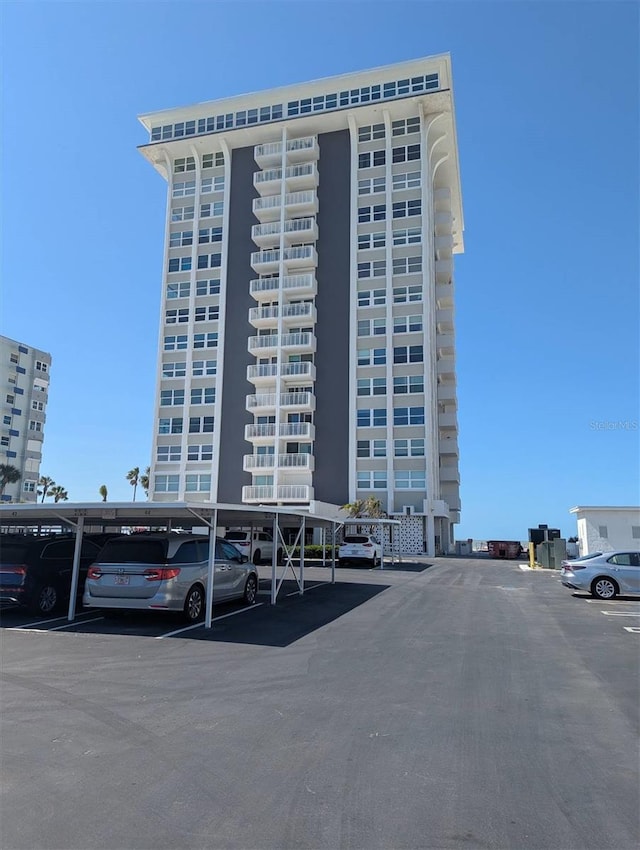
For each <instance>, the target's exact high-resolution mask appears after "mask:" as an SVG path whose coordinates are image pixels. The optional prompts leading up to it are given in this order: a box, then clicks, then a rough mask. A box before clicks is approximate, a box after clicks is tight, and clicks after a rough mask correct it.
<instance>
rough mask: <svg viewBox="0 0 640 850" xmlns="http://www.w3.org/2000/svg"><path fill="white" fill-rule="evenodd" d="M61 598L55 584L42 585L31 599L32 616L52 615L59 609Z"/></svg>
mask: <svg viewBox="0 0 640 850" xmlns="http://www.w3.org/2000/svg"><path fill="white" fill-rule="evenodd" d="M59 602H60V598H59V596H58V590H57V588H56V586H55V585H54V584H41V585H40V586H39V587H38V588H37V589H36V592H35V593H34V594H33V596H32V597H31V602H30V603H29V610H30V611H31V613H32V614H51V613H53V611H55V610H56V608H57V607H58V603H59Z"/></svg>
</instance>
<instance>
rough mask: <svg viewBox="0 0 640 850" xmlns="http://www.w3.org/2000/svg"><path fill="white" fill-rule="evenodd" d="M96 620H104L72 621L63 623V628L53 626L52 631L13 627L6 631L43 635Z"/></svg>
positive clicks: (102, 618)
mask: <svg viewBox="0 0 640 850" xmlns="http://www.w3.org/2000/svg"><path fill="white" fill-rule="evenodd" d="M98 620H104V617H93V618H92V619H91V620H74V621H73V622H72V623H65V625H64V626H54V627H53V628H52V629H34V628H32V627H30V626H15V627H14V628H11V629H7V631H9V632H27V633H29V632H32V633H34V634H39V635H44V634H47V632H59V631H60V629H71V628H73V627H74V626H83V625H84V624H85V623H97V622H98ZM54 622H55V621H54Z"/></svg>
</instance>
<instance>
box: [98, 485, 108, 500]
mask: <svg viewBox="0 0 640 850" xmlns="http://www.w3.org/2000/svg"><path fill="white" fill-rule="evenodd" d="M98 493H100V495H101V496H102V501H103V502H106V501H107V485H106V484H102V485H101V486H100V489H99V490H98Z"/></svg>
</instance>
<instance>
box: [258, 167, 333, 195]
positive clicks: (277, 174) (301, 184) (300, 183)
mask: <svg viewBox="0 0 640 850" xmlns="http://www.w3.org/2000/svg"><path fill="white" fill-rule="evenodd" d="M283 179H284V181H285V186H286V189H287V190H288V191H290V192H294V191H300V190H303V189H314V188H315V187H316V186H317V185H318V169H317V167H316V164H315V162H303V163H300V164H298V165H288V166H287V167H286V168H284V169H282V168H268V169H266V171H256V173H255V174H254V175H253V185H254V187H255V188H256V189H257V191H258V192H259V193H260V194H261V195H273V194H274V193H275V192H276V191H278V189H279V188H280V186H281V184H282V180H283Z"/></svg>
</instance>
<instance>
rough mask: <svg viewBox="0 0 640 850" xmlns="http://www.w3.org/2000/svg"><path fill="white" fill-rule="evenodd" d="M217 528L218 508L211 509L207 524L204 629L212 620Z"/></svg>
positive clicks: (208, 627)
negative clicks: (208, 524) (210, 520)
mask: <svg viewBox="0 0 640 850" xmlns="http://www.w3.org/2000/svg"><path fill="white" fill-rule="evenodd" d="M217 528H218V509H217V508H215V509H214V511H213V521H212V523H211V525H210V526H209V562H208V564H207V602H206V609H205V617H204V627H205V629H210V628H211V622H212V620H213V585H214V582H215V580H216V578H215V577H216V530H217Z"/></svg>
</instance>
